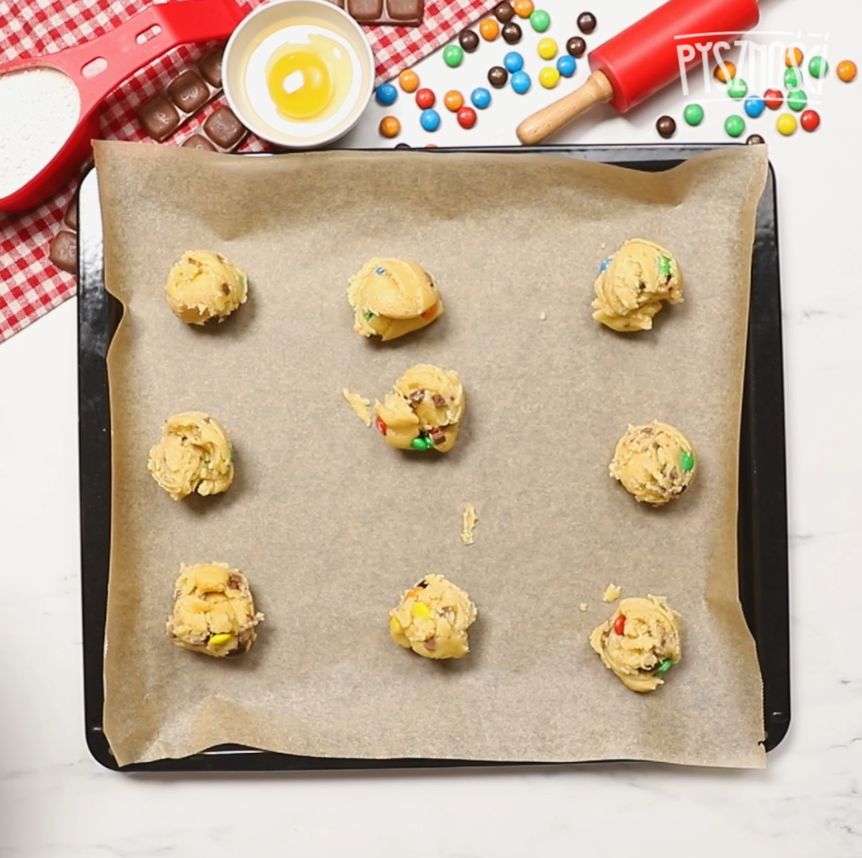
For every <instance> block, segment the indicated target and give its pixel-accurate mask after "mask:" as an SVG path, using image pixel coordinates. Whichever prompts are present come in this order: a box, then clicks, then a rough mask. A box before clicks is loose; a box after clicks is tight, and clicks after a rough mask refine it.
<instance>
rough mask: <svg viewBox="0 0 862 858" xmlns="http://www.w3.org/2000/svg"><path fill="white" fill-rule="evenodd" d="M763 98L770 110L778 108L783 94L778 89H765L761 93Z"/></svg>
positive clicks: (782, 101)
mask: <svg viewBox="0 0 862 858" xmlns="http://www.w3.org/2000/svg"><path fill="white" fill-rule="evenodd" d="M763 100H764V102H766V106H767V107H768V108H769V109H770V110H778V108H779V107H781V105H782V104H784V95H783V93H782V92H781V90H780V89H767V90H766V92H764V93H763Z"/></svg>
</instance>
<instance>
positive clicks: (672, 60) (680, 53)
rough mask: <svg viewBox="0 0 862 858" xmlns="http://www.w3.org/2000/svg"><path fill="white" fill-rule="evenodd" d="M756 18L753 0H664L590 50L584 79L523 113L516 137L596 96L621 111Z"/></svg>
mask: <svg viewBox="0 0 862 858" xmlns="http://www.w3.org/2000/svg"><path fill="white" fill-rule="evenodd" d="M759 20H760V9H759V8H758V6H757V0H670V2H668V3H665V4H664V6H660V7H659V8H658V9H656V10H655V11H654V12H651V13H650V14H649V15H647V16H646V17H645V18H642V19H641V20H640V21H638V22H637V23H635V24H632V26H630V27H629V28H628V29H625V30H623V31H622V32H621V33H619V34H618V35H616V36H614V37H613V38H612V39H609V40H608V41H607V42H605V43H604V44H603V45H600V46H599V47H597V48H596V49H595V50H593V51H591V52H590V54H589V56H588V60H589V63H590V69H591V74H590V76H589V78H588V79H587V81H586V83H585V84H584V85H583V86H582V87H581V88H580V89H577V90H575V91H574V92H572V93H570V94H569V95H566V96H564V97H563V98H561V99H559V100H558V101H555V102H554V103H553V104H550V105H548V106H547V107H545V108H544V109H542V110H539V111H538V112H536V113H534V114H532V115H531V116H528V117H527V118H526V119H525V120H524V121H523V122H522V123H521V124H520V125H519V126H518V139H519V140H520V141H521V142H522V143H524V144H527V145H532V144H535V143H539V142H541V141H542V140H544V139H545V138H546V137H548V136H549V135H551V134H553V133H554V132H555V131H557V130H559V129H560V128H562V127H563V126H564V125H565V124H566V123H568V122H570V121H571V120H572V119H574V118H575V117H576V116H580V114H582V113H583V112H584V111H586V110H588V109H589V108H590V107H592V106H593V105H594V104H600V103H602V102H610V104H611V106H612V107H614V108H616V109H617V110H618V111H619V112H620V113H625V112H626V111H627V110H630V109H631V108H632V107H634V106H635V105H636V104H640V103H641V102H642V101H643V100H644V99H646V98H649V96H651V95H652V94H653V93H654V92H657V91H658V90H659V89H662V88H663V87H665V86H667V85H668V84H669V83H672V82H673V81H675V80H676V79H677V78H678V77H679V75H680V67H681V65H683V66H685V68H686V69H689V68H692V67H694V66H696V65H699V64H700V63H701V62H702V61H703V59H704V57H705V56H709V55H711V53H712V50H713V47H714V46H715V45H716V44H720V43H722V42H729V43H731V44H732V43H733V41H734V40H735V37H736V36H738V35H739V34H740V33H743V32H745V31H746V30H750V29H751V28H752V27H754V26H755V25H756V24H757V22H758V21H759Z"/></svg>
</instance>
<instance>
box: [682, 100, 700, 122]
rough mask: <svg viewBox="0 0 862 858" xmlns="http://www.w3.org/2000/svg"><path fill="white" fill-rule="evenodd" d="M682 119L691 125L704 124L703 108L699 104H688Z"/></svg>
mask: <svg viewBox="0 0 862 858" xmlns="http://www.w3.org/2000/svg"><path fill="white" fill-rule="evenodd" d="M682 118H683V119H684V120H685V121H686V122H687V123H688V124H689V125H700V123H701V122H703V108H702V107H701V106H700V105H699V104H687V105H686V106H685V110H683V112H682Z"/></svg>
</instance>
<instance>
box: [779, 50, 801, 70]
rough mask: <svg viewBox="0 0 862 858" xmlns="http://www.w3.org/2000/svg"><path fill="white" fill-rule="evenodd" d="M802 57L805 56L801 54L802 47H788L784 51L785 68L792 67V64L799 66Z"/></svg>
mask: <svg viewBox="0 0 862 858" xmlns="http://www.w3.org/2000/svg"><path fill="white" fill-rule="evenodd" d="M804 59H805V57H804V56H803V54H802V48H788V49H787V50H786V51H785V52H784V65H786V66H787V68H793V67H794V66H796V67H797V68H799V67H800V66H801V65H802V60H804Z"/></svg>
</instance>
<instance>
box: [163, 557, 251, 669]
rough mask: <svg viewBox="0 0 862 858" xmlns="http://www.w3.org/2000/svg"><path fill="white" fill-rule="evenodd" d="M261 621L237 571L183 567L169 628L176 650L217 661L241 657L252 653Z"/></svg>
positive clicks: (216, 566)
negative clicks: (187, 651)
mask: <svg viewBox="0 0 862 858" xmlns="http://www.w3.org/2000/svg"><path fill="white" fill-rule="evenodd" d="M262 620H263V614H261V613H259V612H257V611H255V609H254V599H253V598H252V595H251V590H250V589H249V586H248V580H247V579H246V577H245V575H243V574H242V572H240V571H239V570H238V569H231V568H230V566H228V565H227V564H226V563H198V564H195V565H194V566H186V565H183V566H181V567H180V577H179V578H177V583H176V584H175V585H174V610H173V612H172V613H171V615H170V617H168V624H167V630H168V637H169V638H170V639H171V640H172V641H173V642H174V643H175V644H176V645H177V646H181V647H183V648H184V649H190V650H193V651H194V652H202V653H204V655H212V656H215V657H216V658H222V657H224V656H227V655H240V654H241V653H244V652H247V651H248V650H250V649H251V645H252V644H253V643H254V641H255V638H256V637H257V632H256V630H255V626H256V625H257V624H258V623H259V622H261V621H262Z"/></svg>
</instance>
